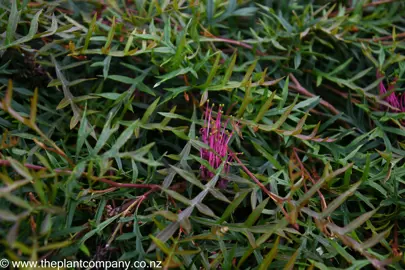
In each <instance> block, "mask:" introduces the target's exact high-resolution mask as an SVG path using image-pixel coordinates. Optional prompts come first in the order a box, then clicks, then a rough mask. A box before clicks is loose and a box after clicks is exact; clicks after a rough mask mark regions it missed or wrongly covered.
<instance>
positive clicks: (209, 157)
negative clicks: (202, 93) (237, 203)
mask: <svg viewBox="0 0 405 270" xmlns="http://www.w3.org/2000/svg"><path fill="white" fill-rule="evenodd" d="M223 106H224V105H223V104H221V105H219V108H218V113H217V115H216V117H214V116H213V115H212V109H213V108H214V104H212V106H211V107H209V105H208V102H207V107H206V110H205V114H204V126H203V127H202V128H201V129H200V134H201V138H202V142H203V143H205V144H207V145H208V146H209V148H210V149H204V148H201V150H200V156H201V158H202V159H205V160H206V161H208V163H209V164H210V166H211V167H212V168H213V169H217V168H218V167H219V166H221V164H222V162H223V161H224V160H226V163H225V167H224V172H225V173H228V172H229V169H230V162H231V160H232V156H231V155H230V154H229V152H230V150H229V149H228V143H229V141H230V140H231V138H232V135H233V132H232V133H229V131H228V130H226V126H227V125H228V121H229V120H227V121H226V122H225V123H222V121H221V116H222V114H223V113H224V112H223V111H222V108H223ZM200 172H201V177H202V179H204V180H210V179H211V178H213V177H214V176H215V174H214V173H213V172H211V171H209V170H208V168H206V167H205V166H203V165H201V167H200ZM218 186H219V187H220V188H224V187H225V186H226V180H221V181H219V183H218Z"/></svg>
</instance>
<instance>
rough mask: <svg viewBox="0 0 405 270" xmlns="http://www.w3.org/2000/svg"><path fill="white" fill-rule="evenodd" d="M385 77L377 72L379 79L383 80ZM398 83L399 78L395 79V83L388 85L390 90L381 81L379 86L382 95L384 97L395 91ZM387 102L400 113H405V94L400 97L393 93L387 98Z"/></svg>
mask: <svg viewBox="0 0 405 270" xmlns="http://www.w3.org/2000/svg"><path fill="white" fill-rule="evenodd" d="M383 76H384V75H382V74H381V73H380V72H379V71H377V79H379V78H382V77H383ZM396 81H397V78H395V79H394V81H393V82H391V83H390V84H389V85H388V89H387V88H385V86H384V83H383V82H382V81H381V82H380V83H379V85H378V88H379V90H380V95H384V94H386V93H387V92H390V91H392V90H393V89H394V86H395V83H396ZM385 101H387V102H388V103H389V104H390V105H391V106H392V107H394V108H397V109H398V110H399V111H400V112H405V94H401V95H399V94H396V93H394V92H392V93H391V94H389V95H388V96H387V97H386V98H385Z"/></svg>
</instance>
